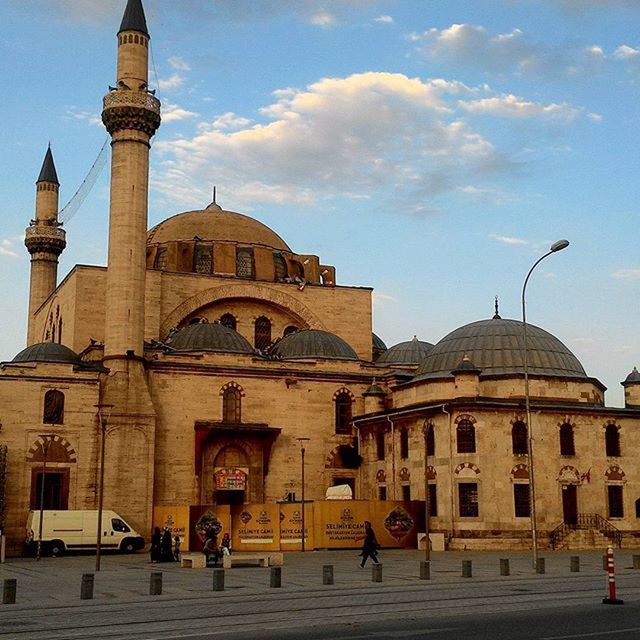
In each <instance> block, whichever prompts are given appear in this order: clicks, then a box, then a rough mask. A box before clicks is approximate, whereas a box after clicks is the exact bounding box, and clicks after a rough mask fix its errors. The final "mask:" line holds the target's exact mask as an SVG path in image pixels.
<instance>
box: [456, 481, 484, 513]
mask: <svg viewBox="0 0 640 640" xmlns="http://www.w3.org/2000/svg"><path fill="white" fill-rule="evenodd" d="M458 498H459V502H460V517H461V518H477V517H478V515H479V513H480V512H479V510H478V485H477V483H475V482H461V483H460V484H459V485H458Z"/></svg>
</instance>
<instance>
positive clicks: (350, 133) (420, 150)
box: [154, 72, 512, 210]
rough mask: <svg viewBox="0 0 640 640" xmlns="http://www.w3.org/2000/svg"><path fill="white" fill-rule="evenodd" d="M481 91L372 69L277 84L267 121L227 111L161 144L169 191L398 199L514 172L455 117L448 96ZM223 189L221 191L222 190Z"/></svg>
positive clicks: (159, 179) (252, 197) (159, 182)
mask: <svg viewBox="0 0 640 640" xmlns="http://www.w3.org/2000/svg"><path fill="white" fill-rule="evenodd" d="M474 91H476V89H473V88H470V87H466V85H464V84H462V83H456V82H447V81H444V80H441V79H439V80H434V81H422V80H420V79H419V78H409V77H407V76H405V75H403V74H399V73H395V74H394V73H381V72H367V73H359V74H353V75H351V76H348V77H346V78H324V79H322V80H319V81H318V82H316V83H314V84H311V85H309V86H308V87H306V88H305V89H303V90H299V89H298V90H296V89H291V88H287V89H281V90H278V91H276V92H274V101H273V102H272V103H271V104H269V105H266V106H265V107H263V108H262V109H261V110H260V114H261V116H262V118H263V119H264V121H263V122H259V123H256V122H252V121H250V120H249V119H248V118H244V119H243V118H241V117H240V116H238V115H236V114H233V113H229V114H223V115H222V116H218V117H217V118H216V119H214V121H213V123H211V122H210V123H202V124H201V125H200V126H199V127H198V132H197V134H196V135H195V136H194V137H192V138H191V139H182V138H180V139H175V140H168V141H166V140H165V141H159V142H157V143H156V145H155V149H156V150H159V151H160V152H161V153H162V154H163V158H164V165H163V167H164V169H162V170H161V172H160V174H158V175H156V176H155V177H154V180H155V186H156V188H157V189H159V190H160V191H162V192H163V193H164V194H165V195H166V197H167V198H170V199H176V200H178V199H180V198H182V197H184V198H185V199H186V201H187V202H189V203H193V204H197V202H196V200H198V199H200V198H206V194H205V193H204V191H203V190H202V185H203V184H206V183H207V182H208V181H209V179H210V176H218V177H219V179H218V178H217V179H218V183H219V184H221V185H227V187H226V188H227V189H229V191H231V192H233V194H234V196H235V197H236V198H237V199H238V200H241V201H242V202H241V203H240V204H242V205H243V206H247V204H250V203H251V202H256V201H270V202H273V201H275V200H277V201H279V202H295V203H298V204H308V203H310V202H314V201H316V200H317V199H320V198H326V197H327V194H328V193H330V194H331V195H332V196H333V197H336V196H342V197H349V198H359V197H363V196H365V195H370V194H371V193H372V191H373V190H376V189H381V190H384V189H392V190H394V191H395V192H396V193H402V194H404V195H403V198H404V202H403V204H402V206H403V207H404V208H405V210H408V203H411V207H412V208H413V210H424V209H425V206H426V205H425V203H423V200H427V199H428V200H429V203H428V204H429V206H428V207H427V208H431V207H432V204H433V203H432V197H433V196H434V195H436V194H439V193H443V192H447V191H454V190H455V189H456V188H457V187H464V186H465V185H467V184H469V177H470V176H472V175H476V176H477V175H486V174H489V173H496V172H498V173H499V172H501V171H510V170H511V169H512V164H511V163H510V162H509V161H508V160H507V159H505V157H504V156H503V155H502V154H500V153H499V152H498V151H497V150H496V148H495V147H494V145H493V144H492V143H491V141H490V140H488V139H486V138H485V137H483V136H482V135H481V134H480V133H479V132H477V131H475V130H474V129H473V128H472V127H471V126H470V124H469V123H468V122H466V121H465V120H462V119H461V118H459V117H457V115H456V113H455V110H456V109H457V102H455V101H453V102H451V104H449V102H450V101H451V100H452V96H459V95H461V93H464V92H467V93H473V92H474ZM221 193H222V192H221Z"/></svg>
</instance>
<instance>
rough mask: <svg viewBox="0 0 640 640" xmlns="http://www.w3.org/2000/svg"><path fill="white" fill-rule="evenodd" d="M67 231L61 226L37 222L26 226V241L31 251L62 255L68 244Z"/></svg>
mask: <svg viewBox="0 0 640 640" xmlns="http://www.w3.org/2000/svg"><path fill="white" fill-rule="evenodd" d="M66 236H67V234H66V232H65V231H64V229H61V228H60V227H56V226H52V225H44V224H35V225H31V226H29V227H27V228H26V230H25V238H24V243H25V245H26V247H27V250H28V251H29V253H31V254H33V253H42V252H44V253H54V254H55V255H60V254H61V253H62V251H63V250H64V248H65V247H66V246H67V240H66Z"/></svg>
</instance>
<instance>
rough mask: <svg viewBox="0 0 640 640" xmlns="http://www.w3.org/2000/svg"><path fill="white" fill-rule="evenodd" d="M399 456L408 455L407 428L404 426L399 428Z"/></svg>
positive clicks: (406, 456) (404, 456) (404, 457)
mask: <svg viewBox="0 0 640 640" xmlns="http://www.w3.org/2000/svg"><path fill="white" fill-rule="evenodd" d="M400 457H401V458H403V459H406V458H408V457H409V430H408V429H406V428H403V429H400Z"/></svg>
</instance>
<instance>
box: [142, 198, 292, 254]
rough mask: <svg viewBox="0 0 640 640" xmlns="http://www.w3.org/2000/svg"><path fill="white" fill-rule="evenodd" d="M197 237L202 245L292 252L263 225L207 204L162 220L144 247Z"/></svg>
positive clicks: (149, 234)
mask: <svg viewBox="0 0 640 640" xmlns="http://www.w3.org/2000/svg"><path fill="white" fill-rule="evenodd" d="M194 238H198V240H202V241H205V242H207V241H208V242H212V241H214V242H215V241H220V242H235V243H239V244H249V245H259V246H263V247H269V248H272V249H278V250H280V251H291V249H290V248H289V246H288V245H287V243H286V242H285V241H284V240H283V239H282V238H281V237H280V236H279V235H278V234H277V233H276V232H275V231H272V230H271V229H269V227H267V226H266V225H264V224H262V222H258V221H257V220H255V219H254V218H250V217H249V216H245V215H243V214H241V213H236V212H235V211H225V210H224V209H221V208H220V207H219V206H218V205H217V204H210V205H209V206H208V207H207V208H206V209H203V210H200V211H185V212H184V213H178V214H177V215H175V216H172V217H171V218H167V219H166V220H163V221H162V222H160V223H159V224H157V225H156V226H155V227H153V228H152V229H150V230H149V232H148V234H147V244H162V243H164V242H175V241H178V240H186V241H189V240H193V239H194Z"/></svg>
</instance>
